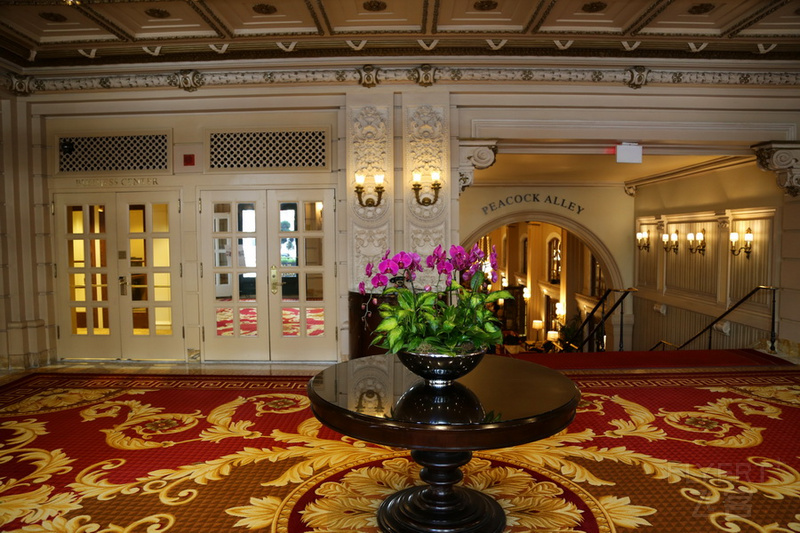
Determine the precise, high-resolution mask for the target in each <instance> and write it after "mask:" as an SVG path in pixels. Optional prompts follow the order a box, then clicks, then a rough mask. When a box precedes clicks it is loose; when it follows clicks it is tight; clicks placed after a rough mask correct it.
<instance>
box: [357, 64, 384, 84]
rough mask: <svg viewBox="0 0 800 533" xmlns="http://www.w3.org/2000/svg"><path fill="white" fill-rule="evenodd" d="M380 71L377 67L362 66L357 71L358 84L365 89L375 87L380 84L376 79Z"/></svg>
mask: <svg viewBox="0 0 800 533" xmlns="http://www.w3.org/2000/svg"><path fill="white" fill-rule="evenodd" d="M380 71H381V69H379V68H378V67H374V66H372V65H364V66H363V67H361V68H360V69H358V83H359V84H360V85H361V86H362V87H366V88H370V87H375V86H376V85H378V84H379V83H380V80H379V79H378V73H380Z"/></svg>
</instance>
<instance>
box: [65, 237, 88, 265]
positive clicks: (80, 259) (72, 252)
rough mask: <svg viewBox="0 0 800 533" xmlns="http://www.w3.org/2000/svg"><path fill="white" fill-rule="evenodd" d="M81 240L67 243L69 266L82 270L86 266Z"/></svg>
mask: <svg viewBox="0 0 800 533" xmlns="http://www.w3.org/2000/svg"><path fill="white" fill-rule="evenodd" d="M84 242H85V241H82V240H74V241H69V250H68V252H69V266H70V267H72V268H83V267H85V266H86V258H85V256H84V253H83V243H84Z"/></svg>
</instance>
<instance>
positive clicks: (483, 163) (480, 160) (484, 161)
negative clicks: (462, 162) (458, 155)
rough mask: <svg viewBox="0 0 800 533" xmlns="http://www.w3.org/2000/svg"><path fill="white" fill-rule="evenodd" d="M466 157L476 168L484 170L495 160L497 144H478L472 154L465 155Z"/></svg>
mask: <svg viewBox="0 0 800 533" xmlns="http://www.w3.org/2000/svg"><path fill="white" fill-rule="evenodd" d="M467 159H468V160H469V161H471V162H472V166H474V167H475V168H477V169H478V170H485V169H487V168H489V167H490V166H492V165H494V163H495V161H496V160H497V145H496V144H493V145H490V146H478V147H476V148H475V149H474V150H473V151H472V155H469V156H467Z"/></svg>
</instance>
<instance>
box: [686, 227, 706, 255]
mask: <svg viewBox="0 0 800 533" xmlns="http://www.w3.org/2000/svg"><path fill="white" fill-rule="evenodd" d="M686 239H687V240H688V241H689V251H690V252H691V253H693V254H700V255H705V253H706V230H704V229H701V230H700V231H699V232H697V234H696V235H695V234H694V233H689V234H688V235H686Z"/></svg>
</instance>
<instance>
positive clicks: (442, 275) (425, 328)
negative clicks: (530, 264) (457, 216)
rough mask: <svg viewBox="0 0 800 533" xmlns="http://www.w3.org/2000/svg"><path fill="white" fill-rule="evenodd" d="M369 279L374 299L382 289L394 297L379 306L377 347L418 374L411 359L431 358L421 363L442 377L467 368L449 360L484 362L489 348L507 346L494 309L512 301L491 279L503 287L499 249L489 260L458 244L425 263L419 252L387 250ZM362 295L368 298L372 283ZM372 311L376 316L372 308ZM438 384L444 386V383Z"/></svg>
mask: <svg viewBox="0 0 800 533" xmlns="http://www.w3.org/2000/svg"><path fill="white" fill-rule="evenodd" d="M487 260H488V265H487ZM366 274H367V277H368V278H369V282H370V283H371V285H372V289H373V290H372V291H371V294H372V295H373V296H374V295H375V290H377V291H379V294H380V295H382V296H390V297H391V298H388V299H387V298H383V299H382V300H383V302H382V303H381V304H380V305H378V307H377V311H378V313H379V314H380V316H381V322H380V323H379V324H378V326H377V327H376V328H375V331H374V334H375V338H374V339H373V341H372V343H373V344H376V345H377V346H380V347H382V348H386V349H387V350H388V351H389V352H391V353H396V354H398V355H399V356H400V360H401V361H403V363H404V364H406V366H408V367H409V368H410V369H411V370H412V371H414V372H417V370H415V369H414V368H412V367H411V365H410V364H409V363H407V362H406V360H405V359H410V358H413V359H415V360H418V359H420V358H419V357H416V356H417V355H421V356H428V357H427V358H424V359H422V361H423V362H421V363H418V364H419V365H422V366H433V367H435V368H434V371H433V373H434V374H437V375H439V374H441V375H444V374H445V373H446V372H445V371H444V370H442V371H441V372H438V373H437V372H436V368H439V367H445V366H459V365H463V364H464V363H463V361H457V360H452V361H447V360H446V358H454V357H456V356H460V357H468V356H469V357H472V358H477V360H478V361H477V362H480V357H482V356H483V353H485V351H486V349H487V348H488V347H490V346H494V345H498V344H502V342H503V332H502V329H501V327H500V322H499V320H498V318H497V317H496V316H495V315H494V313H493V312H492V309H491V307H492V305H493V304H494V303H495V302H497V301H498V300H500V299H501V298H506V299H511V298H512V296H511V293H509V292H508V291H506V290H494V291H491V290H488V281H489V280H491V282H492V283H496V282H497V253H496V251H495V250H494V248H492V252H491V253H490V254H489V257H488V258H487V257H486V254H485V253H484V252H483V251H482V250H481V249H480V247H478V246H477V245H475V246H473V247H472V249H470V250H469V251H467V250H465V249H464V248H463V247H461V246H456V245H454V246H451V247H450V250H449V253H447V252H445V251H444V249H443V248H442V246H441V245H439V246H437V247H436V249H435V250H434V251H433V253H431V255H429V256H428V257H427V258H426V259H425V261H424V263H423V261H422V259H421V258H420V256H419V255H418V254H415V253H411V252H398V253H396V254H394V255H393V254H392V253H391V251H387V252H386V254H385V255H384V256H383V258H382V260H381V261H380V262H379V263H378V264H377V265H373V264H371V263H370V264H367V266H366ZM487 274H488V279H487ZM425 282H428V283H425ZM359 291H360V292H361V294H366V293H367V283H366V282H362V283H361V284H360V285H359ZM376 302H377V299H372V300H371V302H370V303H372V304H373V305H374V304H375V303H376ZM366 312H367V313H371V312H372V310H370V308H369V304H367V308H366ZM475 364H477V363H475ZM470 370H471V368H470ZM467 371H469V370H467ZM417 373H418V374H420V375H423V377H426V376H425V375H424V374H422V373H420V372H417ZM462 375H463V374H462ZM426 379H427V378H426ZM443 379H444V378H443ZM433 381H435V382H433V383H431V384H435V385H436V384H442V383H440V381H442V380H433ZM444 381H448V382H449V380H444ZM429 382H430V381H429Z"/></svg>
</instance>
